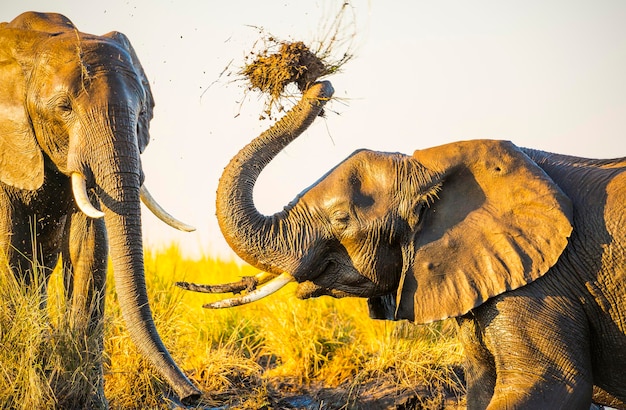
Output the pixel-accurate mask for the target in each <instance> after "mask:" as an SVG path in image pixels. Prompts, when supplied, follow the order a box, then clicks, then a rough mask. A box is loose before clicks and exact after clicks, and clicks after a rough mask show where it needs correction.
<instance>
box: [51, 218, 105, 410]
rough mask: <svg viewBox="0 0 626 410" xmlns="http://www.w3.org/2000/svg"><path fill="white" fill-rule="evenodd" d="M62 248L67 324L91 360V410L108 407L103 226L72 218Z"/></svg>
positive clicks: (87, 361) (87, 372)
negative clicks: (105, 376) (105, 363)
mask: <svg viewBox="0 0 626 410" xmlns="http://www.w3.org/2000/svg"><path fill="white" fill-rule="evenodd" d="M69 218H70V219H69V221H68V222H69V223H68V224H66V233H65V243H64V245H63V254H62V260H63V273H64V282H65V297H66V306H69V309H70V312H69V318H68V319H69V320H68V324H69V326H70V328H71V329H73V331H74V332H75V334H77V335H79V337H80V339H81V343H82V341H84V343H87V346H86V348H85V349H84V351H85V352H87V354H88V357H84V358H82V359H83V360H81V363H87V366H89V367H88V368H87V369H86V373H85V374H86V376H87V379H88V380H87V383H86V387H87V388H91V389H93V390H92V394H91V404H90V408H100V407H106V406H107V402H106V398H105V396H104V372H103V368H102V352H103V350H104V341H103V332H104V328H103V325H104V320H103V319H104V301H105V291H106V273H107V254H108V251H107V240H106V230H105V227H104V222H103V221H102V220H99V219H90V218H87V217H86V216H85V215H84V214H83V213H82V212H78V213H75V214H73V215H71V216H70V217H69Z"/></svg>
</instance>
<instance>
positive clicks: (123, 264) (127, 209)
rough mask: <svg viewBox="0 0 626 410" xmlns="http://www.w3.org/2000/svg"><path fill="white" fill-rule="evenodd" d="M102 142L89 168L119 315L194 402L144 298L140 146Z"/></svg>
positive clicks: (158, 366) (145, 351) (195, 395)
mask: <svg viewBox="0 0 626 410" xmlns="http://www.w3.org/2000/svg"><path fill="white" fill-rule="evenodd" d="M131 135H132V134H131ZM103 145H105V147H103V148H102V151H98V152H95V153H94V154H95V155H94V158H95V159H94V160H93V161H92V165H93V167H92V172H93V177H94V182H95V185H96V194H97V196H98V198H99V199H100V202H101V204H102V208H103V211H104V221H105V225H106V227H107V233H108V239H109V249H110V255H111V261H112V265H113V275H114V278H115V287H116V291H117V295H118V300H119V304H120V309H121V312H122V316H123V318H124V321H125V323H126V326H127V328H128V332H129V334H130V337H131V339H132V340H133V342H134V343H135V344H136V345H137V347H138V349H139V351H140V352H141V353H142V354H144V355H145V357H147V358H148V360H149V361H150V362H151V363H152V364H153V365H154V366H155V367H156V369H157V370H158V371H159V372H160V373H161V375H162V376H163V377H164V378H165V380H166V381H167V382H168V383H169V384H170V386H172V388H173V389H174V390H175V392H176V393H177V394H178V395H179V397H180V398H181V400H182V401H183V402H185V403H189V402H193V401H194V400H197V399H198V398H199V397H200V395H201V392H200V391H199V390H198V389H196V387H195V386H194V385H193V384H192V383H191V382H190V381H189V379H188V378H187V377H186V376H185V375H184V374H183V372H182V371H181V370H180V369H179V368H178V366H177V365H176V363H175V362H174V360H173V359H172V357H171V356H170V354H169V352H168V351H167V349H166V347H165V346H164V344H163V342H162V341H161V338H160V336H159V334H158V332H157V330H156V327H155V324H154V320H153V318H152V312H151V309H150V306H149V304H148V296H147V291H146V283H145V275H144V260H143V243H142V229H141V207H140V186H141V175H140V169H141V168H140V162H139V161H140V160H139V150H138V148H137V145H136V143H135V142H134V141H133V140H130V141H128V140H126V141H119V140H118V141H115V142H114V143H113V146H112V147H109V146H106V145H107V144H103ZM110 152H115V154H114V155H111V154H110ZM120 153H126V154H125V155H122V154H120Z"/></svg>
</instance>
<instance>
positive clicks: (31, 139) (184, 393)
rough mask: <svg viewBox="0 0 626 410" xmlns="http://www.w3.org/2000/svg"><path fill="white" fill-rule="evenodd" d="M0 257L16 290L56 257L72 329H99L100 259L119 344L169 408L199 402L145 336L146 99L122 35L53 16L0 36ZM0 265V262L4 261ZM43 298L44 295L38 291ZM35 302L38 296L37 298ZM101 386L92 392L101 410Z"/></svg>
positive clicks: (151, 333) (150, 328) (11, 27)
mask: <svg viewBox="0 0 626 410" xmlns="http://www.w3.org/2000/svg"><path fill="white" fill-rule="evenodd" d="M0 85H1V86H0V254H1V256H2V257H3V258H5V259H3V261H4V260H6V264H8V265H7V266H10V268H11V269H12V271H13V272H14V274H15V275H16V277H17V278H18V279H19V280H20V282H21V283H23V285H24V286H30V285H31V283H32V282H33V280H34V279H36V278H35V272H43V273H44V284H45V281H46V279H47V277H48V276H49V274H50V272H51V271H52V269H53V268H54V267H55V265H56V264H57V261H58V259H59V256H62V257H61V259H62V263H63V274H64V279H65V287H66V292H65V293H66V297H67V298H68V301H69V303H71V315H72V320H71V323H72V326H75V327H76V329H77V330H81V329H82V330H83V331H85V332H90V331H94V329H95V328H96V327H97V325H98V324H99V323H101V321H102V315H103V309H104V287H105V277H106V268H107V259H108V256H109V255H108V252H109V248H110V257H111V260H112V266H113V271H114V277H115V285H116V290H117V294H118V296H119V303H120V308H121V310H122V314H123V316H124V319H125V322H126V325H127V327H128V330H129V333H130V335H131V337H132V339H133V340H134V342H135V343H136V344H137V346H138V347H139V350H140V351H141V352H142V353H143V354H145V355H146V356H147V358H148V359H149V360H150V361H151V362H152V364H153V365H154V366H155V368H156V369H157V370H158V371H159V372H160V373H161V374H162V376H163V377H164V378H165V380H166V381H167V382H169V384H171V386H172V387H173V388H174V389H175V391H176V392H177V393H178V394H179V395H180V397H181V398H182V399H183V400H185V401H189V400H193V399H194V398H197V397H198V396H199V394H200V392H199V391H198V390H197V389H196V388H195V387H194V386H193V385H192V383H191V382H190V381H189V380H188V379H187V377H186V376H185V375H184V374H183V373H182V371H181V370H180V369H179V368H178V366H177V365H176V364H175V363H174V361H173V360H172V358H171V356H170V354H169V353H168V351H167V349H166V348H165V346H164V345H163V343H162V341H161V339H160V337H159V334H158V333H157V330H156V328H155V326H154V322H153V318H152V313H151V310H150V307H149V304H148V300H147V294H146V288H145V281H144V266H143V245H142V229H141V215H140V199H143V200H144V203H146V204H147V205H148V207H149V208H150V209H151V210H153V212H155V214H157V216H159V217H161V218H162V219H164V220H165V221H166V222H168V223H170V224H171V225H173V226H175V227H177V228H179V229H182V230H190V229H193V228H191V227H189V226H187V225H185V224H182V223H181V222H178V221H176V220H174V219H173V218H172V217H171V216H170V215H169V214H167V213H166V212H165V211H163V209H162V208H160V207H159V206H158V204H156V203H154V202H153V201H151V196H150V195H149V193H148V191H147V190H146V189H145V187H143V180H144V175H143V172H142V168H141V162H140V157H139V154H140V153H141V152H143V150H144V149H145V148H146V145H147V144H148V142H149V139H150V137H149V133H148V127H149V122H150V120H151V118H152V113H153V106H154V101H153V96H152V93H151V91H150V86H149V83H148V79H147V78H146V75H145V73H144V70H143V68H142V66H141V64H140V63H139V60H138V58H137V55H136V54H135V51H134V50H133V47H132V46H131V44H130V42H129V40H128V39H127V38H126V36H124V35H123V34H122V33H118V32H111V33H108V34H105V35H102V36H96V35H91V34H86V33H82V32H79V31H78V30H77V28H76V27H75V26H74V25H73V24H72V22H71V21H70V20H69V19H67V18H66V17H64V16H62V15H60V14H54V13H35V12H27V13H24V14H21V15H20V16H18V17H16V18H15V19H14V20H13V21H11V22H9V23H2V24H1V25H0ZM3 263H4V262H3ZM42 293H45V285H44V289H43V290H42ZM44 296H45V295H44ZM101 379H102V377H101V375H100V377H99V378H98V380H94V381H93V385H94V386H95V387H94V389H95V390H96V391H94V396H95V397H96V398H95V401H96V402H98V403H96V402H94V403H91V404H89V405H93V406H96V405H103V404H105V403H104V400H105V399H104V397H103V395H102V381H101Z"/></svg>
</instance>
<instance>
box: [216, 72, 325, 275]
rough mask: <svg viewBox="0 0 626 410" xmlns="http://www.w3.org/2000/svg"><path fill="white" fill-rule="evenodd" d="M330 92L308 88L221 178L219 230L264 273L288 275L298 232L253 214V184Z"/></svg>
mask: <svg viewBox="0 0 626 410" xmlns="http://www.w3.org/2000/svg"><path fill="white" fill-rule="evenodd" d="M333 92H334V90H333V87H332V85H331V84H330V82H328V81H323V82H318V83H315V84H314V85H313V86H311V87H310V88H309V89H308V90H307V91H306V92H305V93H304V94H303V96H302V98H301V99H300V101H299V102H298V103H297V104H296V105H295V106H294V107H293V108H292V109H291V110H289V112H287V114H285V116H284V117H283V118H281V119H280V121H278V122H277V123H276V124H274V126H272V127H271V128H269V129H268V130H266V131H265V132H263V133H262V134H261V135H259V136H258V137H257V138H255V139H254V140H252V141H251V142H250V143H249V144H248V145H246V146H245V147H244V148H243V149H242V150H241V151H239V153H238V154H237V155H235V157H234V158H233V159H232V160H231V161H230V163H229V164H228V165H227V166H226V168H225V169H224V172H223V174H222V177H221V178H220V181H219V185H218V188H217V203H216V211H217V219H218V222H219V226H220V229H221V230H222V233H223V235H224V237H225V239H226V241H227V242H228V244H229V245H230V247H231V248H232V249H233V250H234V251H235V252H236V253H237V254H238V255H239V256H240V257H241V258H242V259H244V260H245V261H246V262H248V263H250V264H251V265H253V266H256V267H257V268H259V269H261V270H263V271H266V272H272V273H277V274H278V273H282V272H290V271H292V269H293V267H294V266H295V264H296V263H297V259H298V254H297V250H296V249H294V248H295V246H292V245H293V242H294V241H295V238H292V236H293V235H294V232H297V228H296V227H295V226H294V225H295V224H294V222H292V221H290V220H289V219H288V218H286V217H285V215H286V213H285V212H282V213H278V214H275V215H272V216H265V215H262V214H261V213H260V212H259V211H258V210H257V209H256V207H255V206H254V200H253V188H254V184H255V183H256V180H257V178H258V176H259V174H260V173H261V171H262V170H263V168H265V167H266V166H267V165H268V164H269V163H270V161H271V160H272V159H273V158H274V157H275V156H276V155H277V154H278V153H279V152H280V151H281V150H282V149H283V148H284V147H286V146H287V145H288V144H289V143H290V142H291V141H293V140H294V139H296V138H297V137H298V136H300V134H302V133H303V132H304V130H306V129H307V128H308V127H309V125H311V123H312V122H313V121H314V120H315V118H316V117H317V116H318V115H319V114H320V113H321V111H322V108H323V106H324V104H325V103H326V102H327V101H328V100H329V99H330V97H331V96H332V94H333Z"/></svg>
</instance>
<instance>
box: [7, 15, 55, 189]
mask: <svg viewBox="0 0 626 410" xmlns="http://www.w3.org/2000/svg"><path fill="white" fill-rule="evenodd" d="M40 37H41V36H37V35H34V34H33V33H25V32H24V31H23V30H16V29H12V28H9V27H8V26H4V27H2V28H0V181H2V182H4V183H5V184H8V185H11V186H14V187H16V188H19V189H29V190H34V189H38V188H39V187H40V186H41V185H42V184H43V179H44V170H43V155H42V153H41V150H40V148H39V146H38V145H37V140H36V138H35V134H34V132H33V129H32V127H31V124H30V119H29V116H28V113H27V111H26V102H25V99H26V76H27V73H25V71H24V70H25V69H24V67H23V66H22V64H21V63H20V60H21V59H22V58H21V57H20V56H18V55H17V50H16V48H17V47H18V39H19V41H20V43H19V48H20V49H22V50H32V47H34V44H35V43H36V42H37V41H42V39H41V38H40ZM46 37H47V35H46ZM28 42H30V46H28V45H27V44H28ZM25 66H28V64H26V65H25Z"/></svg>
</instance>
